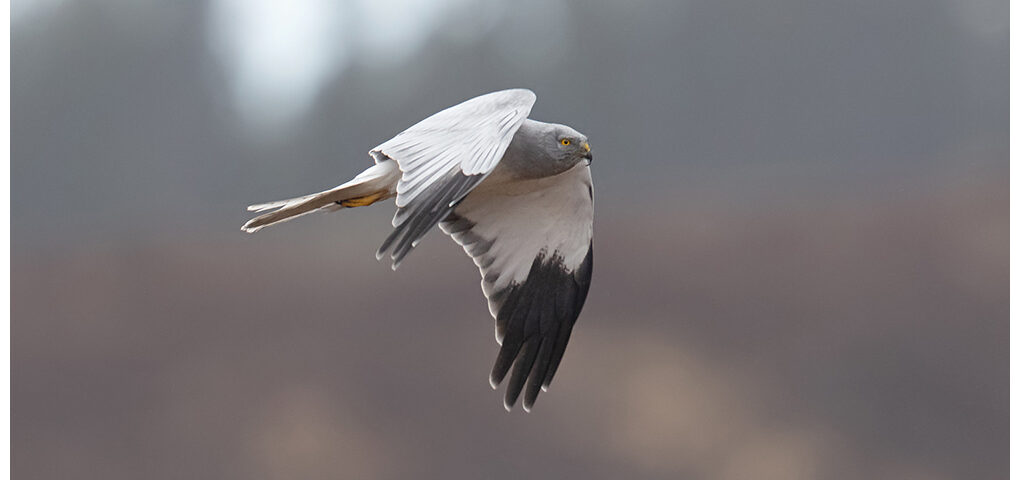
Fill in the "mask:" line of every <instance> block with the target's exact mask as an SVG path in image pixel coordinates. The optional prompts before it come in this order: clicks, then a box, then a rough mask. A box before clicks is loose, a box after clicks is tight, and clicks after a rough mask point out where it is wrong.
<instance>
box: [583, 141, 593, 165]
mask: <svg viewBox="0 0 1020 480" xmlns="http://www.w3.org/2000/svg"><path fill="white" fill-rule="evenodd" d="M582 146H583V147H584V159H585V160H588V165H591V146H590V145H588V142H584V145H582Z"/></svg>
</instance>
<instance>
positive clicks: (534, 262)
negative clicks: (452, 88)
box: [242, 89, 594, 410]
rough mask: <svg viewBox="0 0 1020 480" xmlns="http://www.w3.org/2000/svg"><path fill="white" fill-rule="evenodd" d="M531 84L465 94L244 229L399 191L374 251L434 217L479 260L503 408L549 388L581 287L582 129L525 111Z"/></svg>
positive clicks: (419, 230) (586, 269)
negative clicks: (354, 167) (336, 180)
mask: <svg viewBox="0 0 1020 480" xmlns="http://www.w3.org/2000/svg"><path fill="white" fill-rule="evenodd" d="M534 102H535V95H534V94H533V93H532V92H531V91H528V90H522V89H517V90H504V91H500V92H493V93H490V94H487V95H482V96H480V97H476V98H473V99H471V100H468V101H465V102H463V103H460V104H458V105H455V106H453V107H450V108H448V109H446V110H443V111H441V112H439V113H436V114H435V115H432V116H430V117H428V118H426V119H425V120H422V121H421V122H418V123H417V124H415V125H414V126H412V127H410V128H408V129H407V130H404V131H403V132H401V133H399V134H398V135H396V136H395V137H393V138H392V139H390V140H388V141H386V142H384V143H382V144H381V145H379V146H378V147H376V148H374V149H372V150H371V151H370V152H369V154H370V156H371V157H372V158H373V159H374V160H375V162H376V165H374V166H373V167H371V168H369V169H368V170H366V171H365V172H364V173H362V174H361V175H359V176H358V177H356V178H355V179H354V180H352V181H351V182H348V183H346V184H344V185H341V186H339V187H336V188H334V189H331V190H327V191H325V192H322V193H319V194H313V195H307V196H304V197H299V198H296V199H292V200H283V201H279V202H271V203H267V204H261V205H254V206H252V207H249V208H250V209H252V210H255V211H265V210H271V209H276V210H273V211H269V212H268V213H264V214H262V215H260V216H258V217H256V218H254V219H252V220H251V221H249V222H248V223H246V224H245V226H244V227H242V229H243V230H245V231H249V232H253V231H256V230H258V229H260V228H263V227H265V226H268V225H271V224H274V223H277V222H281V221H285V220H288V219H290V218H294V217H296V216H299V215H303V214H306V213H309V212H313V211H332V210H336V209H340V208H346V207H355V206H363V205H369V204H371V203H374V202H377V201H380V200H383V199H387V198H392V197H396V202H395V203H396V206H397V212H396V214H395V215H394V217H393V226H394V229H393V232H392V233H390V235H389V236H387V238H386V239H385V240H384V241H383V243H382V245H381V246H380V247H379V250H378V252H377V254H376V255H377V258H380V259H381V258H383V257H384V256H386V255H387V254H388V255H389V257H390V259H391V260H392V262H393V268H394V269H395V268H397V266H399V265H400V263H401V262H402V261H403V260H404V259H405V258H406V256H407V255H408V254H409V253H410V251H411V250H412V249H414V247H415V246H417V244H418V242H419V241H420V240H421V238H422V237H423V236H424V235H426V234H427V233H428V232H429V231H430V230H431V229H432V227H433V226H435V225H437V224H438V225H439V226H440V228H441V229H442V230H443V231H444V232H445V233H447V234H449V235H450V236H451V238H453V240H454V241H456V242H457V243H459V244H460V245H461V246H462V247H463V248H464V251H465V252H466V253H467V254H468V256H470V257H471V258H472V259H473V260H474V262H475V264H476V265H477V266H478V267H479V271H480V272H481V275H482V291H483V293H484V294H485V296H486V298H487V299H488V302H489V311H490V313H491V314H492V316H493V317H494V319H495V320H496V340H497V342H499V343H500V345H501V347H500V350H499V353H498V355H497V358H496V362H495V365H494V366H493V368H492V371H491V374H490V382H491V383H492V385H493V388H495V387H497V386H498V385H499V384H500V383H501V382H502V381H503V380H504V379H505V377H506V375H507V374H510V379H509V381H508V382H507V389H506V393H505V395H504V406H505V407H506V408H507V409H508V410H509V409H510V408H511V407H512V406H513V405H514V404H515V403H516V402H517V400H518V398H519V397H520V395H521V394H522V393H523V395H524V400H523V404H524V408H525V410H530V409H531V407H532V406H533V405H534V402H535V399H536V398H537V396H538V394H539V392H540V391H542V390H545V389H546V388H548V386H549V384H550V382H551V381H552V378H553V375H554V374H555V373H556V370H557V368H558V367H559V365H560V361H561V359H562V357H563V353H564V351H565V349H566V345H567V342H568V340H569V338H570V333H571V331H572V329H573V326H574V323H575V322H576V320H577V317H578V315H579V314H580V311H581V307H582V306H583V304H584V301H585V298H586V297H587V294H588V286H589V284H590V279H591V271H592V248H591V238H592V228H591V227H592V217H593V213H594V205H593V197H592V194H591V192H592V187H591V185H592V183H591V173H590V170H589V167H588V164H589V163H590V161H591V149H590V147H589V146H588V139H587V137H585V136H584V135H582V134H581V133H579V132H577V131H576V130H574V129H572V128H570V127H567V126H565V125H557V124H550V123H544V122H538V121H535V120H531V119H528V118H527V117H528V115H529V114H530V112H531V107H532V105H533V104H534Z"/></svg>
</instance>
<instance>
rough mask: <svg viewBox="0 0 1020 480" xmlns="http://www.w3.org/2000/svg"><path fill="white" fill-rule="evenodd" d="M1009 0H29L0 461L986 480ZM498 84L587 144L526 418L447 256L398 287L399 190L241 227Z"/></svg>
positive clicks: (285, 472) (44, 474) (462, 474)
mask: <svg viewBox="0 0 1020 480" xmlns="http://www.w3.org/2000/svg"><path fill="white" fill-rule="evenodd" d="M1008 8H1009V4H1008V2H1006V1H992V0H971V1H962V0H961V1H952V0H902V1H894V2H890V1H884V0H860V1H853V2H844V1H809V0H780V1H773V2H761V1H750V0H748V1H708V0H691V1H665V0H663V1H656V0H648V1H628V2H623V1H620V2H610V1H580V0H559V1H538V0H526V1H521V2H512V3H511V2H496V1H482V0H436V1H433V2H413V1H409V0H384V1H370V0H350V1H338V2H331V1H326V0H292V1H288V2H275V1H271V0H253V1H243V0H215V1H208V2H206V1H197V0H182V1H174V2H167V1H156V0H136V1H114V0H39V1H14V2H13V3H12V5H11V9H12V26H11V27H12V32H11V41H12V43H11V54H12V57H11V135H12V144H11V158H12V161H11V174H12V195H11V201H12V205H11V211H12V246H13V247H12V265H13V267H12V277H13V284H12V298H13V300H12V317H13V319H14V321H13V323H12V338H13V352H12V364H13V371H14V382H13V393H12V396H13V402H14V412H13V414H12V422H13V433H12V438H13V442H14V446H13V448H12V455H13V461H14V467H13V470H14V474H15V476H17V477H18V478H68V477H76V478H81V477H85V478H104V479H111V478H125V479H128V478H152V479H161V478H167V479H169V478H182V477H184V478H245V479H251V478H334V477H337V476H338V475H340V476H343V475H346V476H348V477H351V478H420V477H423V476H424V477H427V478H507V479H510V478H523V477H529V478H532V477H539V478H541V477H553V478H594V477H599V476H606V477H613V478H662V479H666V478H678V477H685V478H706V479H707V478H712V479H718V478H724V479H734V480H736V479H744V478H749V477H756V478H763V479H769V478H776V479H780V478H781V479H784V480H790V479H797V478H803V479H814V478H847V479H859V478H890V479H892V478H895V479H904V478H918V479H921V478H924V479H936V480H938V479H950V478H1003V477H1004V475H1005V472H1006V470H1007V467H1008V463H1007V447H1008V427H1007V420H1008V414H1009V411H1008V379H1007V374H1008V366H1007V363H1006V358H1007V356H1008V342H1007V335H1006V333H1007V332H1008V318H1007V312H1008V291H1007V289H1008V268H1007V266H1006V263H1007V262H1006V260H1007V259H1008V254H1009V250H1008V218H1007V216H1008V215H1007V214H1008V206H1007V204H1006V199H1007V197H1008V181H1007V173H1008V169H1009V165H1008V160H1007V158H1008V149H1009V138H1008V133H1007V130H1008V126H1009V120H1008V97H1009V75H1008V66H1009V62H1008V43H1007V38H1008V33H1009V32H1008V20H1007V18H1008V15H1007V13H1008ZM510 87H526V88H530V89H532V90H534V91H535V92H536V93H537V94H538V103H537V104H536V106H535V108H534V110H533V117H535V118H537V119H540V120H546V121H555V122H563V123H567V124H570V125H572V126H574V127H576V128H577V129H578V130H580V131H582V132H584V133H585V134H587V135H588V136H589V138H590V139H591V141H592V146H593V148H594V151H595V161H594V164H593V172H594V180H595V191H596V225H595V229H596V239H595V257H596V258H595V276H594V281H593V285H592V291H591V297H590V299H589V302H588V305H587V306H586V307H585V311H584V313H583V314H582V316H581V319H580V323H579V324H578V327H577V328H576V329H575V333H574V336H573V338H572V340H571V345H570V347H569V348H568V350H567V352H566V356H565V358H564V363H563V366H562V367H561V370H560V373H559V376H558V377H557V384H556V385H555V386H554V388H553V389H552V390H551V391H550V392H549V393H548V394H545V395H544V396H543V398H542V400H541V401H540V402H539V404H538V405H536V411H535V412H534V413H532V414H530V415H528V416H524V415H505V414H504V413H505V412H503V411H502V408H501V406H500V404H499V401H498V395H497V394H496V393H494V392H492V391H491V390H489V387H488V385H487V383H486V380H485V375H486V373H487V369H488V368H489V366H490V365H491V359H492V355H494V353H495V348H496V346H495V343H494V342H493V341H492V323H491V319H490V318H489V317H488V313H487V311H486V309H485V304H484V303H485V302H484V300H483V299H482V297H481V295H480V293H479V292H478V284H477V282H478V279H477V272H476V269H475V268H474V267H473V265H472V264H471V262H470V261H469V260H468V259H467V258H464V257H463V255H462V253H461V252H460V251H459V249H458V248H457V247H456V246H455V245H453V244H452V243H451V242H449V241H448V240H446V239H445V238H443V237H442V236H440V235H438V234H436V233H432V234H430V235H429V236H428V237H427V239H426V241H424V242H423V243H422V245H421V246H419V247H418V248H417V249H416V251H415V252H414V254H412V255H411V256H410V257H409V258H408V261H407V262H406V263H405V264H404V266H403V267H401V270H400V271H398V272H396V273H393V272H390V271H389V269H388V268H386V266H385V265H381V264H379V263H377V262H375V260H374V258H373V257H372V252H373V251H374V250H375V248H376V247H377V245H378V243H377V242H379V241H381V240H382V238H383V236H384V235H385V234H386V232H387V231H388V229H389V228H390V226H389V220H390V217H391V215H392V212H391V211H390V209H388V208H386V207H383V206H377V207H373V208H372V209H356V210H352V211H345V212H343V214H341V215H329V216H313V217H307V218H303V219H301V220H298V221H294V222H290V223H287V224H286V225H283V226H281V227H278V228H273V229H268V230H267V231H265V232H260V233H259V234H258V235H254V236H252V235H244V234H242V233H240V232H239V231H238V229H239V227H240V225H241V224H242V223H244V221H245V220H246V219H247V218H248V212H245V211H244V206H245V205H248V204H250V203H253V202H257V201H264V200H273V199H277V198H285V197H290V196H295V195H300V194H304V193H308V192H311V191H317V190H321V189H324V188H328V187H331V186H334V185H337V184H339V183H341V182H343V181H346V180H347V179H348V178H350V177H351V176H353V175H354V174H356V173H358V172H360V171H361V170H362V169H364V168H365V167H366V166H367V165H369V164H370V162H371V160H370V159H369V157H368V156H367V154H366V152H367V151H368V150H369V149H370V148H372V147H373V146H375V145H377V144H379V143H381V142H382V141H384V140H386V139H388V138H389V137H390V136H392V135H393V134H395V133H397V132H399V131H400V130H402V129H404V128H405V127H407V126H409V125H411V124H413V123H415V122H417V121H418V120H420V119H421V118H423V117H425V116H427V115H429V114H431V113H433V112H435V111H437V110H439V109H441V108H444V107H446V106H449V105H452V104H454V103H457V102H459V101H461V100H464V99H466V98H470V97H472V96H475V95H478V94H481V93H485V92H489V91H493V90H498V89H503V88H510ZM393 292H402V293H401V294H399V295H394V294H393ZM449 298H458V299H465V300H464V301H463V302H453V301H448V300H446V299H449ZM437 299H442V300H437Z"/></svg>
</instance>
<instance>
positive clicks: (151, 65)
mask: <svg viewBox="0 0 1020 480" xmlns="http://www.w3.org/2000/svg"><path fill="white" fill-rule="evenodd" d="M513 5H514V6H513V7H510V6H509V4H506V3H503V2H483V1H473V0H439V1H437V2H431V3H419V2H411V1H401V0H387V1H348V2H327V1H324V0H299V1H294V2H285V3H280V2H273V1H261V0H260V1H250V2H243V1H231V0H217V1H213V2H188V1H185V2H174V3H166V2H156V1H138V2H117V1H101V0H97V1H75V0H51V1H39V2H15V4H14V6H13V19H14V20H13V29H12V30H13V31H12V58H13V60H12V93H13V98H12V112H13V125H12V135H13V146H12V149H13V150H12V151H13V155H14V159H15V161H14V163H13V167H12V168H13V170H12V173H13V175H14V177H15V178H16V179H17V182H16V184H15V185H14V192H13V202H14V204H13V212H14V215H15V221H16V225H17V226H18V227H20V228H16V229H15V239H16V240H21V239H28V238H26V235H27V236H29V237H30V238H31V239H32V240H33V241H35V240H40V239H45V238H53V237H54V236H55V235H57V233H58V232H59V231H66V227H67V226H71V227H73V229H74V230H75V231H76V232H78V233H79V234H80V235H83V236H86V237H89V236H92V235H98V236H100V237H104V236H106V235H107V234H110V235H114V236H119V235H121V234H122V233H124V230H123V229H124V228H128V229H131V228H138V229H142V230H144V231H148V232H158V233H160V234H162V233H165V232H166V231H167V230H175V229H178V228H181V227H182V226H186V225H192V224H194V223H195V222H206V224H208V225H211V223H212V222H214V221H220V220H221V219H222V218H223V216H224V215H226V214H227V213H228V211H230V210H227V209H232V210H236V208H234V207H235V206H236V205H239V204H241V203H245V202H248V201H253V200H257V199H261V198H263V197H264V196H265V195H267V194H268V195H269V196H270V197H279V196H289V195H292V194H297V193H301V192H303V191H305V190H309V189H318V188H321V187H327V186H330V185H331V184H332V183H337V182H339V181H341V180H342V179H343V178H344V177H347V176H349V175H351V174H353V173H356V171H358V170H359V169H360V168H361V167H362V166H363V165H365V164H366V162H367V161H368V158H367V156H366V155H365V152H366V151H367V150H368V149H369V148H371V147H372V146H374V145H376V144H377V143H379V142H381V141H382V140H385V139H386V138H388V136H390V135H392V134H394V133H396V132H397V131H399V130H401V129H402V128H404V127H406V126H408V125H410V124H412V123H414V122H415V121H417V120H418V119H420V118H421V117H423V116H425V115H427V114H429V113H431V112H433V111H436V110H438V109H440V108H442V107H444V106H447V105H450V104H452V103H455V102H457V101H460V100H462V99H464V98H468V97H471V96H473V95H476V94H479V93H483V92H486V91H491V90H496V89H500V88H506V87H516V86H520V87H528V88H532V89H533V90H535V91H536V92H537V93H538V95H539V98H540V101H539V103H538V105H537V106H536V108H535V112H534V116H535V117H537V118H540V119H546V120H550V121H562V122H568V123H570V124H571V125H574V126H576V127H577V128H579V129H580V130H582V131H584V132H585V133H587V134H588V135H589V137H591V138H592V139H593V142H594V145H595V147H596V148H597V154H598V162H599V172H598V175H599V177H600V179H602V181H601V187H602V188H601V190H602V196H601V198H606V199H609V200H610V202H609V203H608V205H616V204H618V203H619V202H624V203H626V202H628V201H630V200H632V198H630V197H632V196H630V195H628V194H627V193H626V191H627V189H629V188H632V187H633V186H635V185H645V186H648V187H649V188H648V190H649V191H650V192H653V193H651V194H652V195H663V196H664V197H666V198H665V199H663V200H664V201H669V200H670V199H673V198H676V197H675V196H674V193H675V192H668V191H663V190H662V188H666V187H669V186H672V187H673V188H685V189H702V190H706V191H717V192H718V191H724V193H723V194H724V195H725V196H740V195H743V196H744V197H742V198H741V200H746V196H747V195H780V196H790V195H794V194H798V193H801V192H802V191H804V190H805V189H808V190H815V189H818V190H829V191H831V192H832V194H850V195H858V194H859V193H860V188H869V187H868V185H876V186H877V188H884V187H887V186H888V185H889V184H890V182H892V183H893V184H895V183H897V182H898V181H899V179H902V178H904V177H916V176H923V175H926V174H928V173H930V172H932V171H936V170H944V169H951V168H967V167H968V165H962V166H961V159H966V160H963V162H965V163H968V164H969V165H981V164H989V163H991V164H994V163H996V162H998V164H999V165H1002V161H1003V159H1004V158H1005V157H1004V155H1005V153H1006V148H1007V142H1006V133H1005V132H1006V128H1007V123H1008V122H1007V106H1006V102H1005V101H1004V100H1005V99H1006V98H1007V94H1008V75H1007V73H1006V69H1007V67H1008V62H1007V61H1006V54H1007V51H1008V50H1007V45H1006V42H1005V38H1006V35H1007V24H1006V19H1005V17H1006V15H1005V14H1004V13H1005V7H1006V3H1005V2H995V1H990V0H981V1H948V0H946V1H937V2H932V1H927V0H924V1H922V0H917V1H903V2H892V3H890V2H884V1H863V2H853V3H852V4H848V3H845V2H813V1H794V0H791V1H784V2H767V3H763V2H753V1H749V2H697V1H688V2H673V1H668V2H655V1H640V2H633V3H632V2H627V3H616V2H564V1H555V2H518V3H514V4H513ZM617 186H618V187H619V188H615V187H617ZM42 192H46V193H45V194H43V193H42ZM791 200H796V199H795V198H793V199H791ZM234 202H238V203H234ZM69 204H72V205H75V207H74V208H68V207H67V206H68V205H69ZM221 206H222V207H224V208H225V209H224V210H218V209H219V208H220V207H221ZM156 219H158V221H154V220H156ZM234 219H235V220H237V219H240V217H237V216H235V217H234ZM68 223H70V225H68ZM133 233H140V232H133Z"/></svg>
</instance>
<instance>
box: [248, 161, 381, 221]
mask: <svg viewBox="0 0 1020 480" xmlns="http://www.w3.org/2000/svg"><path fill="white" fill-rule="evenodd" d="M399 178H400V169H399V168H397V162H394V161H392V160H386V161H383V162H380V163H378V164H375V165H373V166H371V167H370V168H368V169H367V170H365V171H364V172H361V173H360V174H359V175H358V176H357V177H354V179H352V180H351V181H349V182H347V183H345V184H343V185H340V186H338V187H335V188H331V189H329V190H326V191H324V192H319V193H313V194H311V195H305V196H303V197H297V198H291V199H287V200H277V201H275V202H267V203H259V204H255V205H251V206H249V207H248V211H252V212H262V211H266V210H272V209H276V210H273V211H272V212H268V213H264V214H262V215H259V216H257V217H255V218H253V219H251V220H249V221H248V223H245V224H244V226H243V227H241V230H243V231H245V232H248V233H254V232H257V231H259V230H260V229H262V228H263V227H268V226H269V225H273V224H276V223H280V222H285V221H287V220H291V219H294V218H297V217H300V216H302V215H305V214H308V213H312V212H315V211H319V210H324V211H336V210H339V209H341V208H344V206H342V205H341V204H340V203H341V202H343V201H345V200H351V199H357V198H361V197H366V196H374V195H378V198H375V199H374V200H375V201H378V200H382V199H384V198H389V197H392V196H393V195H395V194H396V185H397V180H398V179H399Z"/></svg>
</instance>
